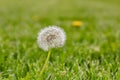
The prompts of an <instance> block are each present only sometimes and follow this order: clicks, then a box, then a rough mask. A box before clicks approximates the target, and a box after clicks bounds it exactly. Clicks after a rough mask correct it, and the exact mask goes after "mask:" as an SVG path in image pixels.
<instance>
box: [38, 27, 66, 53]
mask: <svg viewBox="0 0 120 80" xmlns="http://www.w3.org/2000/svg"><path fill="white" fill-rule="evenodd" d="M65 40H66V35H65V32H64V31H63V29H61V28H59V27H57V26H49V27H47V28H44V29H42V30H41V31H40V32H39V34H38V38H37V42H38V45H39V47H40V48H42V49H43V50H45V51H48V50H49V49H51V48H58V47H62V46H63V45H64V43H65Z"/></svg>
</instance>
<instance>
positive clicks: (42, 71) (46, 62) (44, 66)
mask: <svg viewBox="0 0 120 80" xmlns="http://www.w3.org/2000/svg"><path fill="white" fill-rule="evenodd" d="M50 54H51V50H49V51H48V55H47V58H46V61H45V63H44V65H43V68H42V70H41V72H40V77H41V76H42V74H43V73H44V70H45V68H46V67H47V64H48V61H49V58H50Z"/></svg>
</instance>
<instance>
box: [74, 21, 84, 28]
mask: <svg viewBox="0 0 120 80" xmlns="http://www.w3.org/2000/svg"><path fill="white" fill-rule="evenodd" d="M82 25H83V22H81V21H73V22H72V26H74V27H81V26H82Z"/></svg>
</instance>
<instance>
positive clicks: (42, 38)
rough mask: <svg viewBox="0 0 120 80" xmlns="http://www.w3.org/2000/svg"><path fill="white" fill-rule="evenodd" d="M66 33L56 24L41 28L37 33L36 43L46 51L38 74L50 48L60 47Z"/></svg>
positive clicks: (47, 59)
mask: <svg viewBox="0 0 120 80" xmlns="http://www.w3.org/2000/svg"><path fill="white" fill-rule="evenodd" d="M65 40H66V35H65V32H64V31H63V30H62V29H61V28H59V27H57V26H49V27H47V28H44V29H43V30H41V31H40V32H39V34H38V38H37V43H38V45H39V47H40V48H42V49H43V50H45V51H48V56H47V58H46V61H45V64H44V66H43V68H42V70H41V72H40V76H41V75H42V74H43V72H44V70H45V68H46V66H47V64H48V61H49V58H50V54H51V48H58V47H62V46H63V45H64V43H65Z"/></svg>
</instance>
